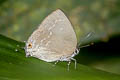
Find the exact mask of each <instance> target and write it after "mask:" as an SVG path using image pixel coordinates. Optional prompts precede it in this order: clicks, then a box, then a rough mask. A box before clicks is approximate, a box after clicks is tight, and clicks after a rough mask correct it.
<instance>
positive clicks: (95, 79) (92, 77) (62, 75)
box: [0, 35, 120, 80]
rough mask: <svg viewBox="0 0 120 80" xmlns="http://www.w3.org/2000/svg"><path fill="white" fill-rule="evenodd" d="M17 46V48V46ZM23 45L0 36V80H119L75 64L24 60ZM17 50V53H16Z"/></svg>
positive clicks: (106, 73)
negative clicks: (68, 67)
mask: <svg viewBox="0 0 120 80" xmlns="http://www.w3.org/2000/svg"><path fill="white" fill-rule="evenodd" d="M17 45H19V46H17ZM24 45H25V44H24V43H22V42H18V41H15V40H12V39H9V38H7V37H4V36H2V35H0V80H119V79H120V75H118V74H114V73H110V72H105V71H102V70H98V69H94V68H91V67H88V66H85V65H82V64H79V63H77V69H74V63H73V62H72V63H71V65H70V70H69V71H67V63H66V62H59V63H58V64H56V65H55V66H53V64H54V63H53V64H52V63H47V62H45V61H42V60H39V59H35V58H32V57H30V58H26V57H25V53H24V50H23V49H21V47H23V46H24ZM16 49H17V51H16Z"/></svg>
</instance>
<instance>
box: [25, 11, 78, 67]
mask: <svg viewBox="0 0 120 80" xmlns="http://www.w3.org/2000/svg"><path fill="white" fill-rule="evenodd" d="M25 52H26V57H28V56H32V57H35V58H38V59H40V60H43V61H46V62H56V63H57V62H58V61H68V69H69V65H70V63H71V61H72V60H73V61H75V68H76V59H74V56H75V55H77V54H78V53H79V49H78V48H77V38H76V34H75V32H74V29H73V27H72V24H71V22H70V21H69V19H68V18H67V17H66V15H65V14H64V13H63V11H62V10H60V9H57V10H56V11H53V12H52V13H51V14H50V15H48V16H47V17H46V18H45V19H44V20H43V22H42V23H41V24H40V26H39V27H38V28H37V29H36V30H35V31H34V32H33V33H32V34H31V36H30V37H29V38H28V41H27V42H26V46H25ZM56 63H55V64H56Z"/></svg>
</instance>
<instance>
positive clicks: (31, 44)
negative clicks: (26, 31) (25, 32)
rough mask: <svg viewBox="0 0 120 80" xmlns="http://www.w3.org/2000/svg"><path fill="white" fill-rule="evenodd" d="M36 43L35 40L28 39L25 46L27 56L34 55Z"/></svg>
mask: <svg viewBox="0 0 120 80" xmlns="http://www.w3.org/2000/svg"><path fill="white" fill-rule="evenodd" d="M34 48H35V45H34V41H28V42H27V43H26V46H25V52H26V57H30V56H33V53H34V52H35V50H34Z"/></svg>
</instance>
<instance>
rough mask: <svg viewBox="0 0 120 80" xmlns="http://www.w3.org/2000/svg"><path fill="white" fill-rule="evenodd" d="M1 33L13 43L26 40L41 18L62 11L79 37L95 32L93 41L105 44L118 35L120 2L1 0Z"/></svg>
mask: <svg viewBox="0 0 120 80" xmlns="http://www.w3.org/2000/svg"><path fill="white" fill-rule="evenodd" d="M0 4H1V5H0V33H1V34H4V35H6V36H9V37H11V38H15V39H16V40H20V41H23V40H27V38H28V37H29V36H30V34H31V33H32V32H33V31H34V30H35V29H36V28H37V27H38V26H39V24H40V23H41V22H42V21H43V19H44V18H45V17H46V16H48V14H50V13H51V12H52V11H54V10H56V9H57V8H60V9H62V10H63V11H64V12H65V14H66V15H67V16H68V17H69V19H70V21H71V22H72V24H73V26H74V28H75V31H76V33H77V37H78V41H79V39H80V36H82V35H85V34H86V33H88V32H92V31H93V32H95V37H94V38H95V39H102V40H104V41H107V40H108V38H109V36H111V35H114V34H119V33H120V27H119V21H120V10H119V9H120V5H119V4H120V0H2V1H1V3H0Z"/></svg>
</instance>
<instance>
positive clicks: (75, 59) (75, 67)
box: [71, 58, 77, 69]
mask: <svg viewBox="0 0 120 80" xmlns="http://www.w3.org/2000/svg"><path fill="white" fill-rule="evenodd" d="M71 60H73V61H74V62H75V69H76V65H77V61H76V59H74V58H71Z"/></svg>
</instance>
